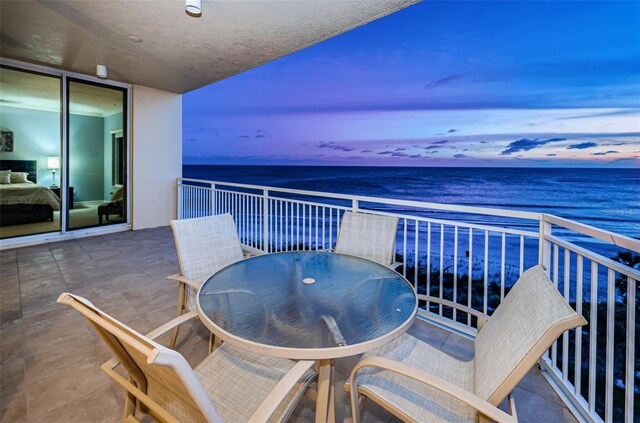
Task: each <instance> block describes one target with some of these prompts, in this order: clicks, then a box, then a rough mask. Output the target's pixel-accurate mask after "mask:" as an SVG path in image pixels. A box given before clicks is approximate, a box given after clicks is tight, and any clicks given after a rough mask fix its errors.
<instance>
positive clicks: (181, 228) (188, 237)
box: [170, 213, 243, 283]
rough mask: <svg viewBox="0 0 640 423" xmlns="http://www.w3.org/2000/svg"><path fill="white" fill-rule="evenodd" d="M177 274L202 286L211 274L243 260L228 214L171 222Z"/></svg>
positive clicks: (234, 226) (234, 228)
mask: <svg viewBox="0 0 640 423" xmlns="http://www.w3.org/2000/svg"><path fill="white" fill-rule="evenodd" d="M170 223H171V228H172V229H173V238H174V239H175V242H176V250H177V252H178V262H179V264H180V273H181V274H182V275H183V276H184V277H186V278H189V279H192V280H194V281H197V282H201V283H203V282H204V281H205V279H206V278H208V277H209V276H211V275H212V274H213V273H215V272H217V271H218V270H220V269H222V268H223V267H225V266H228V265H229V264H231V263H235V262H237V261H240V260H242V258H243V255H242V247H241V246H240V240H239V239H238V233H237V231H236V225H235V223H234V222H233V218H232V217H231V215H230V214H228V213H227V214H220V215H215V216H206V217H197V218H194V219H182V220H172V221H171V222H170Z"/></svg>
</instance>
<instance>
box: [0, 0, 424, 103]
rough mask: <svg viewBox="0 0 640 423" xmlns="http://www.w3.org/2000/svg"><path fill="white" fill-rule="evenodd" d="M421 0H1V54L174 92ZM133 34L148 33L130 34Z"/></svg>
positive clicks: (189, 89) (206, 83) (239, 69)
mask: <svg viewBox="0 0 640 423" xmlns="http://www.w3.org/2000/svg"><path fill="white" fill-rule="evenodd" d="M417 1H418V0H330V1H310V0H290V1H268V0H261V1H241V0H236V1H215V0H203V13H202V17H200V18H192V17H190V16H187V14H186V13H185V12H184V1H181V0H155V1H149V0H126V1H120V0H118V1H115V0H103V1H87V0H75V1H73V0H56V1H35V0H2V1H1V2H0V33H1V35H2V39H1V44H0V53H1V54H2V56H3V57H6V58H11V59H17V60H23V61H28V62H31V63H37V64H45V65H48V66H53V67H57V68H62V69H66V70H71V71H74V72H79V73H83V74H90V75H93V74H95V66H96V64H105V65H107V66H108V67H109V79H113V80H117V81H122V82H129V83H136V84H141V85H146V86H149V87H154V88H159V89H164V90H168V91H172V92H176V93H184V92H187V91H191V90H194V89H196V88H200V87H202V86H205V85H208V84H210V83H212V82H216V81H219V80H221V79H224V78H227V77H229V76H231V75H235V74H237V73H239V72H242V71H245V70H247V69H250V68H253V67H255V66H258V65H261V64H263V63H265V62H268V61H270V60H273V59H276V58H278V57H281V56H284V55H286V54H289V53H291V52H294V51H297V50H300V49H302V48H304V47H307V46H309V45H313V44H316V43H318V42H320V41H322V40H325V39H327V38H331V37H332V36H334V35H337V34H339V33H342V32H345V31H348V30H350V29H352V28H355V27H357V26H360V25H362V24H365V23H367V22H370V21H372V20H375V19H377V18H380V17H382V16H385V15H387V14H389V13H392V12H394V11H396V10H399V9H402V8H404V7H406V6H409V5H411V4H413V3H416V2H417ZM130 35H135V36H137V37H139V38H141V39H142V42H141V43H133V42H131V41H129V40H128V39H127V37H128V36H130Z"/></svg>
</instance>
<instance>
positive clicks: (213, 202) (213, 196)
mask: <svg viewBox="0 0 640 423" xmlns="http://www.w3.org/2000/svg"><path fill="white" fill-rule="evenodd" d="M216 206H217V204H216V184H214V183H213V182H212V183H211V216H215V215H216V214H218V213H217V212H216Z"/></svg>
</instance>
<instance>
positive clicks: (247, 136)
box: [238, 135, 250, 138]
mask: <svg viewBox="0 0 640 423" xmlns="http://www.w3.org/2000/svg"><path fill="white" fill-rule="evenodd" d="M238 138H250V137H249V135H240V136H239V137H238Z"/></svg>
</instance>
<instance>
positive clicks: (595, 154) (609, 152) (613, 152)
mask: <svg viewBox="0 0 640 423" xmlns="http://www.w3.org/2000/svg"><path fill="white" fill-rule="evenodd" d="M617 153H618V151H616V150H609V151H600V152H598V153H593V154H592V155H593V156H606V155H607V154H617Z"/></svg>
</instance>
